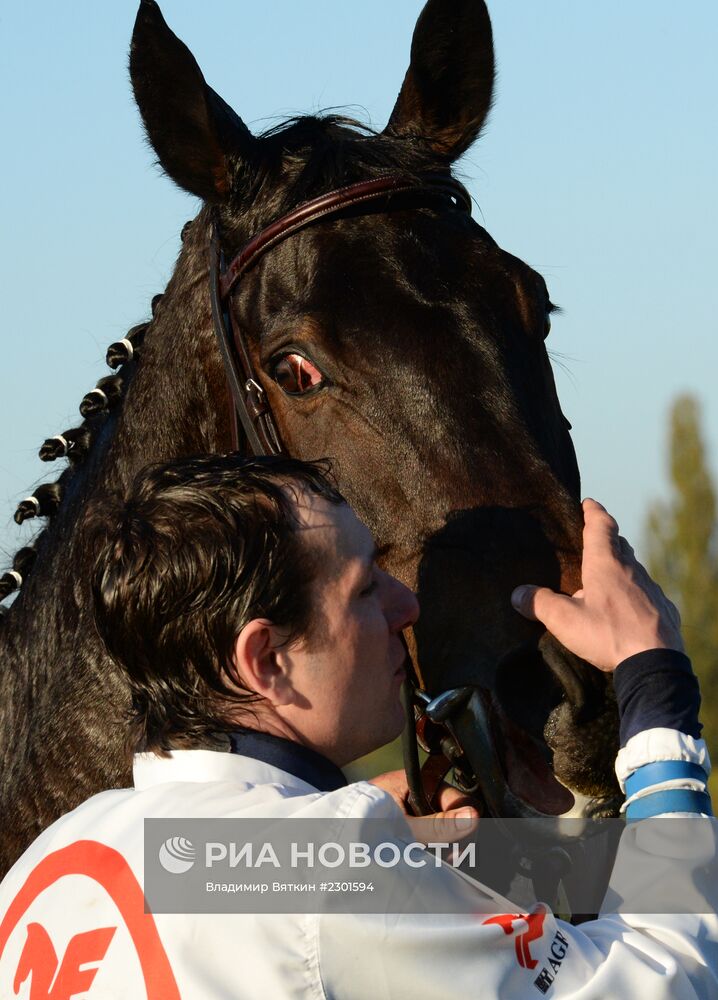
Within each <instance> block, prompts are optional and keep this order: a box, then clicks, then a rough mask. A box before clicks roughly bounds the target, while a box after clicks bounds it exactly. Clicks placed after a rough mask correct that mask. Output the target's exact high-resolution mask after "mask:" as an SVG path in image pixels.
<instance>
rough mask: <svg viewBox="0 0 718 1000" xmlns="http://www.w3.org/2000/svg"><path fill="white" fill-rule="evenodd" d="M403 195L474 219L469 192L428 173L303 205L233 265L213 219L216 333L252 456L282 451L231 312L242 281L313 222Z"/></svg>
mask: <svg viewBox="0 0 718 1000" xmlns="http://www.w3.org/2000/svg"><path fill="white" fill-rule="evenodd" d="M404 194H412V195H416V196H418V201H417V200H416V199H415V200H414V206H415V207H417V206H421V207H426V206H427V205H429V204H434V203H435V200H436V197H437V196H442V195H443V196H445V197H446V198H448V199H450V201H451V204H452V207H453V208H454V209H458V210H460V211H464V212H468V213H469V214H470V213H471V196H470V195H469V192H468V191H467V190H466V188H465V187H464V185H463V184H461V183H459V181H457V180H455V179H454V178H453V177H451V176H450V175H449V174H431V173H426V174H420V175H418V176H417V177H409V176H402V175H400V174H390V175H386V176H383V177H376V178H374V179H373V180H369V181H360V182H359V183H358V184H348V185H347V186H346V187H341V188H337V189H336V190H334V191H329V192H328V193H327V194H323V195H320V196H319V197H318V198H312V199H311V200H310V201H304V202H302V203H301V204H300V205H297V207H296V208H293V209H292V211H291V212H287V213H286V214H285V215H282V216H280V217H279V218H278V219H275V220H274V222H270V224H269V225H268V226H265V228H264V229H262V230H260V231H259V232H258V233H256V234H255V235H254V236H253V237H252V238H251V239H250V240H248V241H247V242H246V243H245V244H244V246H243V247H242V249H241V250H240V251H239V253H237V254H236V255H235V257H233V259H232V260H231V261H230V263H229V264H225V261H224V255H223V253H222V248H221V242H220V232H219V223H218V220H217V219H216V218H215V219H214V221H213V223H212V232H211V238H210V295H211V299H212V317H213V320H214V330H215V334H216V336H217V341H218V343H219V349H220V352H221V354H222V360H223V362H224V370H225V373H226V376H227V383H228V385H229V391H230V395H231V399H232V404H233V424H234V427H235V431H236V420H235V417H234V413H236V415H237V416H238V417H239V420H240V423H241V425H242V429H243V431H244V433H245V435H246V438H247V442H248V444H249V448H250V449H251V451H252V452H253V454H255V455H277V454H279V453H281V452H282V450H283V449H282V442H281V439H280V437H279V433H278V431H277V426H276V423H275V421H274V417H273V415H272V410H271V407H270V405H269V401H268V399H267V394H266V392H265V390H264V389H263V388H262V384H261V382H260V380H259V378H258V376H257V372H256V370H255V368H254V365H253V363H252V358H251V355H250V353H249V346H248V343H247V339H246V337H245V335H244V333H243V331H242V330H241V329H240V326H239V323H238V322H237V320H236V317H235V311H234V310H233V309H232V308H231V298H232V294H233V293H234V292H235V291H236V289H237V285H238V283H239V281H240V279H241V278H242V276H243V275H244V274H246V273H247V271H249V270H250V268H252V267H253V266H254V265H255V264H256V263H257V261H258V260H259V259H260V257H262V255H263V254H265V253H266V252H267V251H268V250H271V249H272V248H273V247H275V246H277V244H279V243H281V242H282V241H283V240H285V239H287V237H288V236H291V235H292V234H293V233H296V232H298V231H299V230H300V229H304V228H305V227H306V226H309V225H311V224H312V223H314V222H318V221H321V220H324V219H330V218H333V217H335V216H337V215H339V214H340V213H342V212H345V211H346V210H347V209H350V208H354V207H355V206H362V205H366V206H367V207H368V208H370V207H374V206H375V205H376V204H377V203H378V202H379V201H380V200H382V199H383V200H384V201H385V203H386V204H385V205H384V208H383V211H386V212H389V211H392V209H395V208H402V207H404V203H403V202H402V199H401V198H397V199H396V203H395V204H392V196H397V195H404ZM422 202H423V205H422ZM235 436H236V434H235ZM236 446H237V442H236V441H235V447H236Z"/></svg>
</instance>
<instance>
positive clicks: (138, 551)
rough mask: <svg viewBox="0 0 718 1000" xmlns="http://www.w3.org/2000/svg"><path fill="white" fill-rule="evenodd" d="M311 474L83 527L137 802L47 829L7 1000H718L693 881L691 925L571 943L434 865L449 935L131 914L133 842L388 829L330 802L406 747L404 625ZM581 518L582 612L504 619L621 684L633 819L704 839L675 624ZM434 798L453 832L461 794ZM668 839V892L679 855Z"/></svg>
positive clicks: (601, 525) (355, 531) (153, 472)
mask: <svg viewBox="0 0 718 1000" xmlns="http://www.w3.org/2000/svg"><path fill="white" fill-rule="evenodd" d="M325 472H326V470H323V469H322V468H320V467H319V466H317V465H311V464H305V463H301V462H297V461H292V460H289V459H284V458H272V459H269V458H268V459H251V460H243V459H240V458H238V457H236V456H232V455H229V456H224V457H222V456H220V457H217V456H214V457H206V458H196V459H188V460H183V461H177V462H174V463H172V464H170V465H166V466H160V467H154V468H151V469H148V470H145V472H143V473H142V474H141V475H140V476H139V477H138V479H137V480H136V482H135V484H134V486H133V488H132V490H131V492H130V495H129V497H128V498H127V499H126V500H125V501H122V502H118V503H116V504H115V505H114V507H111V508H110V509H109V512H108V511H107V510H105V511H104V512H103V513H102V514H98V515H96V518H97V539H98V548H97V559H96V565H95V570H94V573H93V580H92V586H93V592H94V596H95V604H96V619H97V626H98V629H99V631H100V634H101V635H102V637H103V639H104V641H105V643H106V645H107V647H108V649H109V650H110V652H111V654H112V655H113V656H114V657H115V659H116V660H117V661H118V662H119V663H120V664H121V666H122V667H123V669H124V670H125V672H126V674H127V677H128V678H129V681H130V686H131V691H132V703H133V708H132V712H133V719H132V739H133V741H134V748H135V749H136V750H138V751H139V752H138V753H137V755H136V757H135V768H134V778H135V781H134V785H135V787H134V789H128V790H116V791H110V792H104V793H102V794H100V795H97V796H94V797H93V798H92V799H90V800H88V801H87V802H86V803H84V804H83V805H82V806H81V807H80V808H79V809H77V810H75V811H74V812H72V813H70V814H68V815H67V816H65V817H63V818H62V819H60V820H59V821H58V822H57V823H55V824H54V825H53V826H52V827H50V828H49V829H48V830H47V831H45V832H44V833H43V834H42V835H41V836H40V837H39V838H38V839H37V841H36V842H35V843H34V844H33V845H32V846H31V847H30V849H29V850H28V851H27V852H26V854H25V855H24V856H23V857H22V858H21V859H20V861H19V862H18V863H17V864H16V865H15V867H14V868H13V869H12V871H11V872H10V873H9V874H8V876H7V877H6V879H5V880H4V882H3V883H2V886H1V887H0V995H1V996H5V995H7V996H10V995H13V996H14V995H18V994H19V991H20V989H21V988H22V986H23V984H25V985H27V981H28V979H30V978H31V993H30V994H29V996H31V997H33V998H34V997H35V995H36V994H37V995H38V996H39V995H40V993H39V992H38V991H39V990H44V992H43V995H44V996H50V995H52V996H53V997H55V996H56V995H57V996H58V997H60V996H61V997H63V998H67V1000H69V998H70V997H72V996H75V995H79V994H80V993H82V995H87V996H88V998H89V1000H92V998H93V997H111V996H113V997H114V996H117V997H130V996H133V997H134V996H141V995H146V996H147V997H149V998H160V997H161V998H162V1000H175V998H178V997H180V996H183V997H202V998H210V997H217V998H219V997H235V996H236V997H240V996H241V997H245V996H246V997H253V996H256V997H261V998H263V1000H264V998H266V997H271V998H274V997H277V998H279V997H295V996H308V997H309V996H312V997H317V998H319V997H334V998H337V1000H340V998H357V1000H358V998H367V1000H369V998H371V1000H374V998H377V997H385V998H393V997H404V996H409V997H412V1000H420V998H424V997H425V998H427V1000H429V998H432V1000H433V998H435V997H437V996H452V997H453V996H456V997H463V996H478V995H481V996H482V997H485V998H492V997H508V998H515V1000H524V998H525V997H530V996H538V995H546V994H548V995H551V996H554V997H562V998H565V997H575V998H578V997H581V998H584V997H585V998H588V997H595V998H597V1000H598V998H613V997H615V998H623V997H632V996H637V995H639V993H641V992H645V993H646V994H647V995H650V996H651V998H652V1000H653V998H668V997H671V998H674V997H685V998H689V997H690V998H695V997H716V996H718V960H716V948H717V947H718V921H717V920H716V917H715V913H714V912H713V911H714V909H715V902H716V901H715V898H714V897H715V895H716V887H715V886H711V883H710V880H709V879H708V876H707V875H706V874H705V871H704V872H703V874H701V872H699V873H698V875H697V876H696V878H697V882H698V888H699V889H700V892H701V893H702V894H703V897H704V898H705V899H706V900H710V901H711V902H710V905H709V906H708V907H707V909H709V910H711V912H710V913H707V914H704V915H703V916H702V917H699V916H685V915H680V914H674V915H672V916H665V915H664V916H660V915H659V916H656V915H653V916H651V915H650V914H640V913H639V914H634V915H631V916H620V917H619V916H616V915H614V916H608V917H601V918H599V919H597V920H595V921H592V922H589V923H585V924H583V925H582V927H581V928H574V927H572V926H570V925H569V924H565V923H563V922H562V921H560V920H557V919H556V918H554V916H553V915H552V914H551V913H550V912H549V911H547V909H546V908H545V907H543V908H542V907H539V908H538V909H537V910H535V911H533V912H532V913H530V914H525V915H520V914H516V913H512V912H506V911H505V910H504V911H501V910H500V909H499V911H498V913H497V910H496V905H497V902H498V903H501V904H503V903H504V902H505V901H503V900H501V899H500V897H497V896H496V894H495V893H492V892H491V890H489V889H487V888H486V887H483V886H480V885H478V884H476V883H470V882H467V880H466V879H465V878H464V877H463V876H462V875H461V874H460V873H459V872H457V871H456V870H455V869H453V868H452V867H450V866H448V865H441V866H438V867H435V868H432V869H429V870H425V871H424V872H423V873H422V878H423V879H424V880H425V881H424V887H425V888H426V887H427V886H428V892H429V896H430V898H432V899H436V900H437V907H438V901H439V900H440V899H441V900H446V899H452V898H457V899H458V898H459V897H461V898H462V900H463V901H464V902H466V901H467V898H468V901H469V903H470V911H471V912H470V915H468V916H467V915H463V914H465V913H466V911H465V910H464V911H463V913H462V912H459V910H458V909H457V912H455V913H444V915H443V916H440V915H432V914H427V913H409V912H399V913H393V914H384V913H381V914H371V913H364V914H360V913H348V914H347V913H345V914H336V913H334V914H332V913H330V912H325V913H306V914H302V913H295V914H292V913H289V914H285V913H272V914H264V915H258V916H251V915H249V914H242V913H231V914H227V913H225V914H221V913H203V914H182V915H179V914H174V915H173V914H157V915H155V916H153V915H152V914H150V913H144V912H143V899H142V890H141V889H140V884H141V883H140V879H141V876H142V872H143V821H144V819H145V818H147V817H190V818H201V817H225V818H235V819H247V818H250V817H258V816H259V817H265V818H271V819H273V820H275V819H276V820H279V819H285V818H286V819H289V818H291V819H314V820H323V821H329V820H332V821H342V822H343V821H344V820H345V819H346V818H348V817H355V818H358V819H360V820H383V821H398V820H400V813H399V809H398V808H397V802H396V801H395V798H393V797H392V795H391V794H387V791H385V790H383V789H382V788H381V787H379V786H378V785H375V784H370V783H365V782H359V783H356V784H353V785H347V784H346V781H345V779H344V776H343V774H342V772H341V767H342V766H344V765H345V764H346V763H348V762H349V761H351V760H353V759H355V758H356V757H358V756H360V755H362V754H364V753H366V752H368V751H370V750H372V749H375V748H377V747H379V746H381V745H382V744H384V743H386V742H388V741H389V740H391V739H393V738H394V737H395V736H396V735H397V734H398V733H399V731H400V729H401V727H402V724H403V710H402V707H401V702H400V697H399V692H400V686H401V684H402V681H403V679H404V676H405V663H406V653H405V647H404V643H403V640H402V632H403V630H404V629H405V628H406V627H408V626H410V625H411V624H413V623H414V622H415V621H416V619H417V617H418V605H417V602H416V598H415V597H414V595H413V594H412V593H411V591H409V590H408V589H407V588H406V587H404V586H403V585H402V584H401V583H400V582H399V581H398V580H396V579H394V578H393V577H391V576H389V575H388V574H387V573H385V572H383V571H382V570H381V569H380V568H379V566H378V565H377V563H376V557H377V551H376V548H375V544H374V540H373V538H372V536H371V534H370V532H369V531H368V529H367V528H366V527H365V526H364V525H363V524H362V523H361V522H360V521H359V520H358V518H357V517H356V515H355V514H354V512H353V511H352V510H351V508H350V507H349V506H348V505H347V504H346V503H345V502H343V500H342V498H341V496H340V495H339V494H338V493H337V491H336V489H335V488H334V487H333V486H332V485H331V483H330V482H329V480H328V479H327V477H326V474H325ZM584 516H585V530H584V559H583V571H582V576H583V589H582V590H581V591H579V592H578V593H577V594H575V595H573V597H567V596H564V595H557V594H554V593H552V592H551V591H549V590H547V589H545V588H536V587H532V586H526V587H522V588H519V589H518V590H517V591H516V592H515V593H514V596H513V601H514V605H515V607H516V608H517V610H518V611H519V612H520V613H522V614H524V615H526V616H527V617H532V618H538V619H540V620H541V621H542V622H543V623H544V624H545V625H546V627H547V628H549V629H550V630H551V631H552V632H553V634H554V635H555V636H556V637H557V638H558V639H559V641H561V642H563V644H564V645H565V646H567V647H568V648H569V649H570V650H572V651H574V652H576V653H577V654H578V655H580V656H582V657H583V658H584V659H585V660H587V661H588V662H590V663H592V664H593V665H594V666H595V667H596V668H597V669H600V670H604V671H608V672H612V673H614V677H615V687H616V694H617V700H618V704H619V711H620V713H621V723H622V737H623V738H624V739H623V742H624V743H625V745H624V746H623V748H622V750H621V752H620V754H619V758H618V761H617V771H618V775H619V779H620V780H621V782H622V783H623V784H624V785H625V787H626V791H627V795H628V800H627V805H628V810H627V813H628V817H629V819H632V818H633V819H635V818H639V817H643V816H649V815H655V814H656V813H661V814H663V813H678V812H681V813H683V814H687V816H688V817H695V818H696V822H697V817H699V816H700V815H704V816H708V815H709V813H710V801H709V799H708V796H707V795H706V793H705V784H706V780H707V774H708V771H709V769H710V764H709V761H708V756H707V752H706V748H705V744H704V743H703V741H702V740H700V739H699V738H698V737H699V730H700V726H699V723H698V717H697V712H698V703H699V699H698V691H697V684H696V682H695V679H694V678H693V676H692V673H691V670H690V663H689V661H688V660H687V659H686V658H685V656H684V655H683V652H682V640H681V636H680V631H679V622H678V616H677V612H676V610H675V608H674V607H673V605H672V604H671V603H670V602H669V601H668V600H667V599H666V598H665V596H664V595H663V594H662V592H661V591H660V589H659V588H658V587H657V586H656V585H655V584H654V583H653V581H651V580H650V579H649V577H648V576H647V574H646V573H645V570H643V569H642V567H640V565H639V564H638V563H637V562H636V560H635V557H634V555H633V552H632V550H631V549H630V547H629V546H628V545H627V544H626V543H625V542H623V540H622V539H620V538H619V535H618V528H617V525H616V523H615V521H614V520H613V519H612V518H611V517H610V515H608V514H607V513H606V511H605V510H604V509H603V508H602V507H601V506H600V505H599V504H597V503H595V502H594V501H586V502H585V503H584ZM385 784H386V782H385ZM443 795H444V797H443V802H442V805H443V807H444V808H445V809H447V815H448V816H455V815H458V812H459V810H457V808H454V807H457V806H458V805H459V804H460V803H459V800H460V796H459V793H458V792H457V791H456V790H454V791H449V790H448V789H445V790H444V793H443ZM397 799H398V800H399V801H401V796H400V795H399V796H397ZM464 808H466V807H464ZM460 811H463V809H462V810H460ZM632 812H633V815H632ZM468 813H469V816H470V817H471V816H475V811H474V810H471V809H469V810H468ZM705 822H708V823H709V822H710V820H706V821H705ZM698 829H699V828H698V827H697V826H696V827H695V830H696V831H698ZM711 829H712V828H711ZM711 836H712V834H711ZM664 837H665V838H667V839H666V840H665V841H663V842H662V844H663V846H662V847H661V848H660V850H659V852H658V853H659V854H660V857H661V860H664V859H663V853H662V852H663V848H664V847H665V852H664V853H665V856H666V857H665V863H666V865H667V866H668V868H669V869H670V866H671V865H672V864H673V860H672V859H673V858H674V857H678V856H679V855H680V853H681V851H682V850H683V845H681V847H680V850H678V849H677V848H676V845H674V844H672V843H670V836H669V835H667V834H664ZM698 839H699V838H698V835H697V834H696V840H698ZM639 853H640V852H639ZM654 853H655V849H654ZM508 906H509V904H508V903H506V907H508ZM118 912H119V914H120V915H121V917H122V919H121V920H118V919H117V913H118ZM488 914H493V915H492V916H487V915H488ZM51 985H52V992H50V987H51ZM11 990H12V993H11ZM143 991H144V992H143ZM25 996H28V994H27V993H26V994H25Z"/></svg>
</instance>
